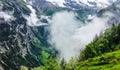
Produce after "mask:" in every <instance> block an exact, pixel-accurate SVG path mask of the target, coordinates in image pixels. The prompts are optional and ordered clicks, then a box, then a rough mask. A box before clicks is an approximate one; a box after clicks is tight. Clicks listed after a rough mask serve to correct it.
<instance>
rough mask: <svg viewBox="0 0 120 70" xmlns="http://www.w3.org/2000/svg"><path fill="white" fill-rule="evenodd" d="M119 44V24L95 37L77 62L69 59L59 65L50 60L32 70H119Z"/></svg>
mask: <svg viewBox="0 0 120 70" xmlns="http://www.w3.org/2000/svg"><path fill="white" fill-rule="evenodd" d="M119 42H120V24H119V25H116V26H115V25H113V26H112V28H110V29H107V30H106V31H105V33H104V34H101V36H100V37H97V36H96V38H95V40H94V41H93V42H91V43H90V44H88V45H87V46H86V48H85V49H84V50H83V52H82V53H81V55H80V58H79V59H78V60H76V59H73V58H71V60H70V61H69V62H68V63H66V62H65V61H64V59H63V60H62V61H61V63H59V62H58V61H57V60H56V59H52V58H51V59H49V60H48V61H47V63H45V65H44V66H40V67H37V68H33V70H119V69H120V50H119V49H120V43H119ZM81 57H82V59H81ZM81 60H82V61H81Z"/></svg>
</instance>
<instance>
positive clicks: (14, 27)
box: [0, 0, 52, 70]
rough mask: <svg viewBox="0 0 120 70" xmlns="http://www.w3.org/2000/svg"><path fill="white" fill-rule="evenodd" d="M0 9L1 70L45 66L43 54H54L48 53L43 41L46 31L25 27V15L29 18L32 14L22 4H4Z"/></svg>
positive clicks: (8, 0) (6, 1) (9, 0)
mask: <svg viewBox="0 0 120 70" xmlns="http://www.w3.org/2000/svg"><path fill="white" fill-rule="evenodd" d="M0 5H1V6H0V7H1V9H0V13H2V15H0V70H2V69H5V70H18V69H19V68H20V66H21V65H25V66H28V67H36V66H39V65H41V64H43V63H44V62H42V56H44V55H42V54H41V51H45V52H46V53H48V54H52V53H50V50H49V52H48V51H46V50H45V49H49V45H48V44H47V41H46V40H45V37H43V36H44V27H30V26H28V25H27V24H26V19H25V18H24V17H23V15H29V14H30V13H31V11H30V10H29V9H28V8H27V7H26V5H25V2H23V1H22V0H16V1H14V0H2V1H0ZM10 13H12V14H10ZM8 17H10V18H8ZM11 18H14V19H11ZM6 19H7V21H5V20H6ZM8 20H9V21H8ZM37 34H39V35H37ZM36 44H37V46H36ZM40 46H41V47H40ZM38 56H39V58H38ZM46 58H48V57H46Z"/></svg>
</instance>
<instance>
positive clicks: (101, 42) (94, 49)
mask: <svg viewBox="0 0 120 70" xmlns="http://www.w3.org/2000/svg"><path fill="white" fill-rule="evenodd" d="M119 43H120V24H119V25H117V26H115V25H114V24H113V27H112V28H110V29H107V30H106V32H105V33H104V34H101V36H100V37H96V39H95V40H94V41H93V42H92V43H90V44H88V45H87V46H86V48H85V49H84V50H83V51H82V54H81V56H80V57H81V59H88V58H92V57H95V56H98V55H102V54H103V53H106V52H111V51H115V50H118V49H120V44H119Z"/></svg>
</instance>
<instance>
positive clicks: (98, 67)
mask: <svg viewBox="0 0 120 70" xmlns="http://www.w3.org/2000/svg"><path fill="white" fill-rule="evenodd" d="M77 65H78V66H76V70H120V50H117V51H114V52H109V53H105V54H103V55H100V56H97V57H94V58H89V59H87V60H85V61H81V62H79V63H78V64H77ZM77 68H78V69H77Z"/></svg>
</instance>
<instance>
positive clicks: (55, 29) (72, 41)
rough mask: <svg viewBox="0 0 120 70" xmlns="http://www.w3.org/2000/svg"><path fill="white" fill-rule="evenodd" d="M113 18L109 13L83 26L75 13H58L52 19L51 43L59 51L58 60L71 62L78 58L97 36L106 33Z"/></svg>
mask: <svg viewBox="0 0 120 70" xmlns="http://www.w3.org/2000/svg"><path fill="white" fill-rule="evenodd" d="M111 16H112V14H111V13H109V14H105V16H103V17H102V18H98V17H94V18H93V20H92V21H91V22H88V23H87V24H86V25H83V23H82V22H80V21H78V20H76V19H75V14H74V13H73V12H59V13H56V14H55V15H54V16H53V18H52V23H51V26H50V36H49V41H50V43H51V44H52V45H53V46H54V47H55V48H56V49H57V50H58V51H59V53H60V55H59V56H58V58H59V59H61V58H64V59H65V60H66V61H69V60H70V59H71V57H77V56H78V55H79V54H80V50H81V49H83V48H84V47H85V46H86V45H87V44H88V43H90V42H91V41H92V40H93V39H94V38H95V36H96V35H99V33H101V32H104V30H105V29H106V28H107V21H108V19H109V17H111ZM80 26H81V27H80Z"/></svg>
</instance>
